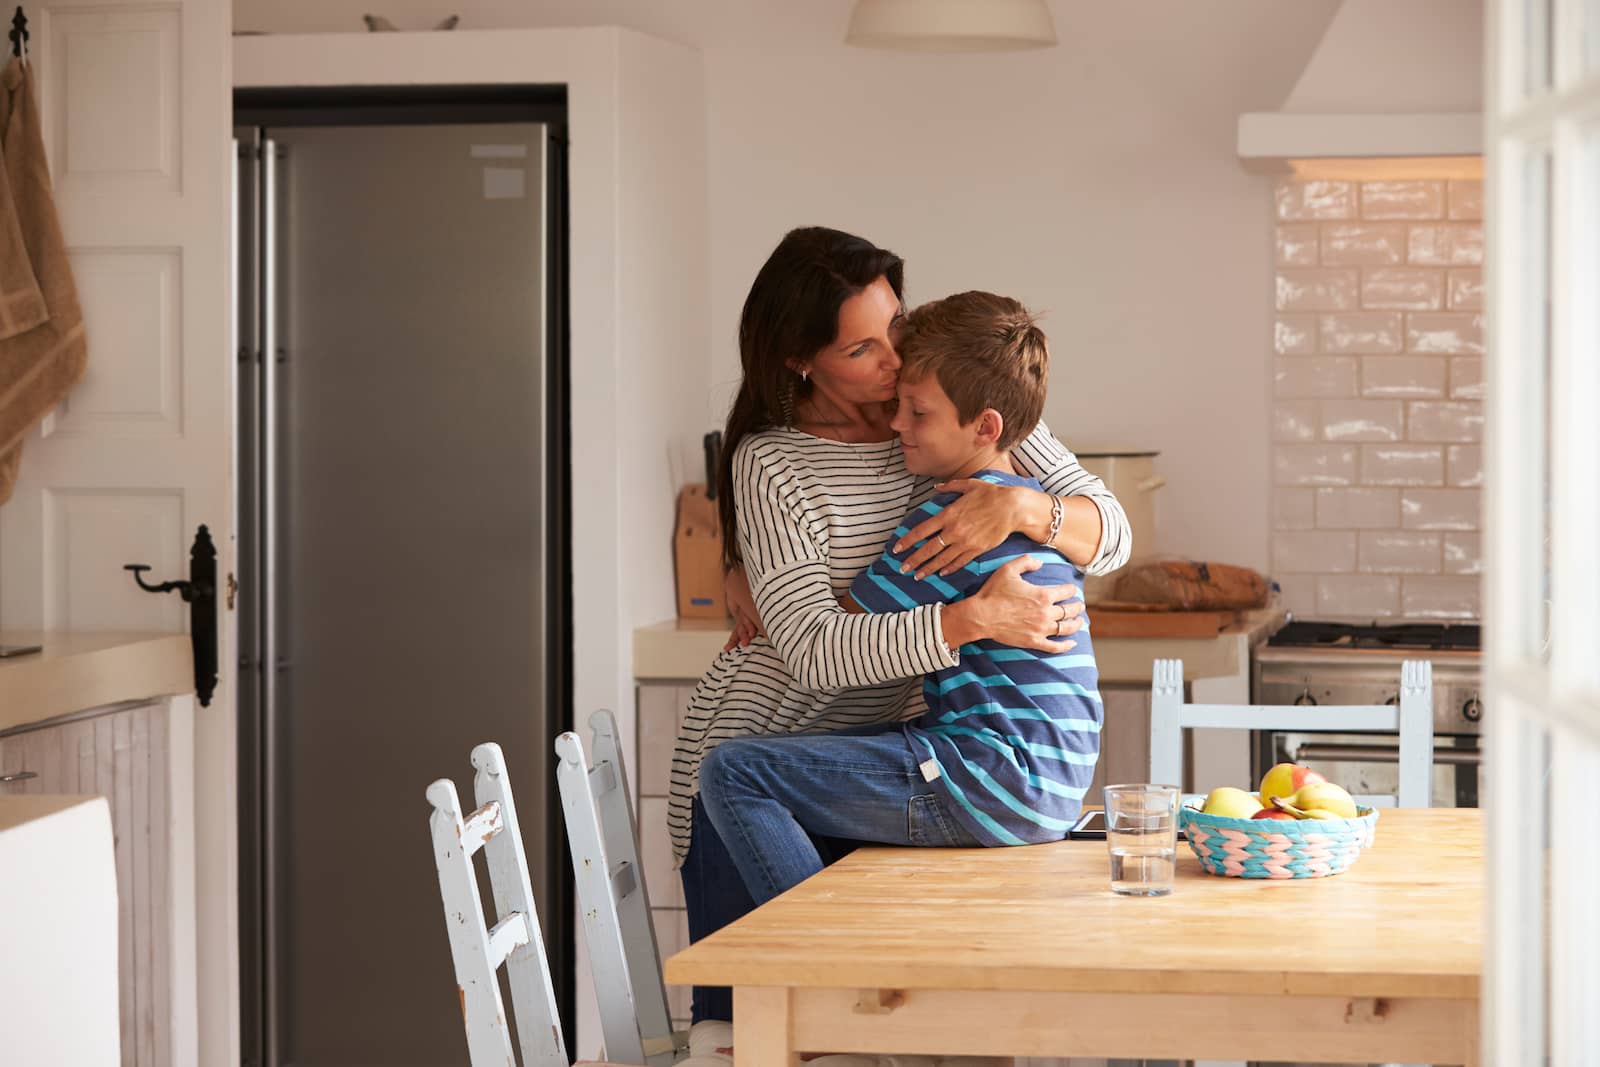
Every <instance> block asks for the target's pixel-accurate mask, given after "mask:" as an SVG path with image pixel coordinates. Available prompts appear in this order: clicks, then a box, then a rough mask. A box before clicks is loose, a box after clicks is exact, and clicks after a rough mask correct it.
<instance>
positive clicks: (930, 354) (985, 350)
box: [896, 290, 1050, 451]
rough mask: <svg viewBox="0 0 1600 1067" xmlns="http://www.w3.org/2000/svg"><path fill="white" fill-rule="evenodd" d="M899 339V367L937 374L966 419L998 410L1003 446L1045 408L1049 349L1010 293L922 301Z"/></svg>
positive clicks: (921, 375)
mask: <svg viewBox="0 0 1600 1067" xmlns="http://www.w3.org/2000/svg"><path fill="white" fill-rule="evenodd" d="M896 347H897V348H898V350H899V352H900V358H901V360H902V362H903V364H904V365H903V366H902V367H901V369H900V373H901V374H902V375H903V376H905V377H907V378H909V379H910V380H911V381H914V382H915V381H926V380H927V378H928V376H929V375H930V374H931V375H933V376H934V379H935V380H936V381H938V383H939V387H940V388H941V389H943V390H944V392H945V395H946V396H948V397H949V398H950V400H951V402H952V403H954V404H955V406H956V414H957V416H959V417H960V419H961V423H962V425H966V424H967V423H970V422H971V421H972V420H973V419H975V418H977V417H978V415H979V414H980V413H981V412H982V411H983V409H984V408H994V409H995V410H996V411H998V412H999V413H1000V418H1001V420H1002V421H1003V426H1002V428H1001V432H1000V439H999V440H998V441H997V442H996V443H995V446H996V447H997V448H999V449H1000V450H1001V451H1008V450H1010V449H1012V448H1015V447H1016V446H1017V444H1019V443H1020V442H1021V441H1022V439H1023V438H1025V437H1027V436H1028V435H1029V434H1030V433H1032V432H1033V428H1034V427H1035V426H1037V425H1038V424H1039V418H1040V416H1041V415H1043V414H1044V394H1045V387H1046V385H1047V384H1048V382H1049V377H1050V351H1049V348H1048V347H1047V346H1046V343H1045V338H1044V331H1043V330H1041V329H1039V324H1038V322H1037V321H1035V319H1034V316H1033V315H1032V314H1031V313H1030V312H1029V311H1028V309H1027V308H1025V307H1023V306H1022V305H1021V304H1020V303H1018V302H1017V301H1015V300H1013V299H1011V298H1010V297H1007V296H996V295H995V294H994V293H985V292H979V291H977V290H973V291H971V292H966V293H956V294H955V295H954V296H947V297H945V298H944V299H943V300H934V301H931V302H929V303H926V304H923V305H922V306H921V307H919V308H916V309H914V310H913V311H911V312H910V314H908V315H907V316H906V321H905V329H904V332H903V333H902V334H901V337H900V341H899V344H898V345H897V346H896Z"/></svg>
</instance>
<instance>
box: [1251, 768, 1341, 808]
mask: <svg viewBox="0 0 1600 1067" xmlns="http://www.w3.org/2000/svg"><path fill="white" fill-rule="evenodd" d="M1325 781H1327V779H1326V778H1324V777H1322V775H1320V774H1318V773H1317V772H1316V771H1314V770H1312V769H1311V768H1310V767H1302V766H1300V765H1299V764H1298V763H1280V764H1278V765H1277V766H1276V767H1274V768H1272V770H1270V771H1268V772H1267V773H1266V774H1264V775H1262V776H1261V803H1262V805H1264V806H1265V807H1269V808H1270V807H1272V802H1273V800H1274V799H1276V798H1278V797H1286V796H1289V795H1290V794H1292V793H1294V792H1295V791H1296V790H1298V789H1300V788H1301V787H1302V786H1305V785H1309V784H1311V783H1312V782H1325ZM1295 806H1296V807H1299V805H1298V804H1297V805H1295Z"/></svg>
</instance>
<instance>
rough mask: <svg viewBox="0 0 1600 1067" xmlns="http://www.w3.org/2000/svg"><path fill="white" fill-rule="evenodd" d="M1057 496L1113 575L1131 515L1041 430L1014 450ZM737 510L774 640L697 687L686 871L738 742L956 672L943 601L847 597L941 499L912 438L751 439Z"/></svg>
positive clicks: (748, 567)
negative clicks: (1095, 536)
mask: <svg viewBox="0 0 1600 1067" xmlns="http://www.w3.org/2000/svg"><path fill="white" fill-rule="evenodd" d="M1012 459H1013V460H1014V461H1015V462H1016V465H1017V468H1018V469H1019V470H1020V471H1021V472H1023V473H1024V474H1026V475H1029V476H1031V477H1034V478H1037V479H1038V480H1039V481H1040V483H1041V484H1042V485H1043V486H1044V489H1045V491H1046V492H1048V493H1055V494H1057V495H1065V496H1087V497H1089V498H1090V499H1091V500H1093V501H1094V503H1095V506H1096V507H1098V508H1099V510H1100V524H1101V535H1100V548H1099V551H1098V552H1097V553H1096V554H1095V558H1094V559H1093V560H1092V561H1091V562H1090V564H1089V566H1088V567H1086V568H1085V570H1086V571H1087V572H1088V573H1090V574H1105V573H1107V572H1109V571H1113V570H1115V569H1117V568H1118V567H1120V566H1122V565H1123V564H1124V563H1126V562H1127V560H1128V554H1129V552H1130V550H1131V549H1132V536H1131V534H1130V532H1129V529H1128V518H1127V516H1126V515H1125V514H1124V513H1123V510H1122V505H1120V504H1118V503H1117V500H1116V497H1114V496H1112V494H1111V492H1110V490H1108V489H1106V487H1105V484H1104V483H1102V482H1101V481H1100V479H1099V478H1097V477H1095V476H1094V475H1092V474H1090V473H1089V472H1088V471H1086V470H1084V469H1083V468H1082V467H1081V466H1079V465H1078V461H1077V458H1076V457H1074V456H1073V454H1072V453H1071V452H1069V451H1067V449H1066V448H1064V447H1063V446H1062V445H1061V443H1060V442H1058V441H1057V440H1056V439H1055V437H1054V436H1053V435H1052V434H1051V433H1050V431H1049V430H1048V429H1047V428H1046V427H1045V426H1044V424H1043V423H1040V424H1039V426H1038V427H1037V428H1036V429H1035V430H1034V432H1033V433H1032V434H1031V435H1029V437H1028V438H1027V440H1025V441H1023V442H1022V444H1020V445H1019V446H1017V448H1016V449H1015V450H1014V451H1013V453H1012ZM733 490H734V500H735V503H736V505H737V508H738V516H739V547H740V552H741V554H742V555H743V558H744V569H745V575H746V576H747V577H748V578H749V580H750V589H751V592H752V593H753V594H754V596H755V601H756V608H757V609H758V610H759V612H760V613H761V620H762V622H763V623H764V624H765V626H766V629H767V634H768V637H766V638H757V639H756V640H755V641H753V642H752V643H751V644H749V645H748V646H746V647H744V648H734V649H731V650H729V651H727V652H724V653H722V654H721V655H720V656H718V657H717V659H716V661H715V662H714V663H712V665H711V669H710V670H708V671H707V672H706V674H705V677H703V678H702V679H701V680H700V684H699V685H698V686H697V687H696V688H695V691H694V696H693V697H692V698H691V699H690V701H689V708H688V710H687V712H686V713H685V715H684V721H683V725H682V726H681V727H679V730H678V740H677V744H676V746H675V748H674V751H673V756H672V788H671V799H670V804H669V808H668V815H667V823H668V827H669V829H670V830H671V832H672V849H673V856H674V859H675V862H677V863H682V862H683V858H684V856H686V855H687V854H688V851H689V835H690V821H691V804H692V801H693V798H694V795H695V794H696V793H697V792H698V791H699V789H700V761H701V760H702V759H704V758H705V755H706V753H707V752H710V751H711V750H712V749H713V748H715V747H716V746H717V745H718V744H720V743H722V742H723V741H726V740H727V739H728V738H730V737H748V736H752V735H761V734H783V733H798V732H801V731H818V730H838V729H843V728H845V727H849V726H860V725H864V724H866V723H872V722H885V721H891V720H894V719H897V718H903V717H905V716H907V715H909V714H915V713H916V712H918V711H920V710H921V706H920V705H921V693H920V686H919V685H918V684H917V683H918V682H920V681H921V679H922V676H923V675H925V674H928V673H930V672H932V671H935V670H938V669H940V668H942V667H950V666H953V665H954V664H955V662H956V661H955V659H954V657H952V656H951V654H950V651H949V647H948V646H947V645H946V644H945V640H944V631H943V629H942V627H941V624H940V618H941V614H940V613H941V611H942V607H943V606H942V605H939V604H930V605H926V606H923V607H918V608H915V609H913V610H911V611H905V612H899V613H895V614H886V615H852V614H849V613H847V612H846V611H844V609H842V608H841V607H840V606H839V600H838V598H839V597H840V596H841V595H843V594H844V593H845V592H847V591H848V590H849V588H850V583H851V581H852V580H854V578H855V577H856V575H858V574H860V573H861V572H862V571H863V570H864V569H866V567H867V566H868V565H869V564H871V563H872V561H873V560H874V559H876V558H877V557H878V555H879V553H881V552H882V551H883V544H884V541H885V540H886V539H887V538H888V536H889V534H890V533H891V532H892V531H893V530H894V528H895V525H896V523H898V522H899V521H900V519H901V517H902V516H904V515H905V513H906V512H907V511H909V510H910V509H911V508H912V507H913V506H915V505H916V504H919V503H921V502H922V501H924V500H926V499H928V498H929V497H931V496H932V494H933V481H932V479H929V478H919V477H917V476H916V475H914V474H912V473H910V472H909V471H907V470H906V466H905V459H904V456H903V454H902V453H901V451H900V443H899V441H898V440H890V441H881V442H872V443H869V444H844V443H841V442H838V441H829V440H825V439H823V438H820V437H813V436H812V435H810V434H806V433H801V432H800V431H798V430H791V429H779V430H766V431H763V432H761V433H758V434H752V435H750V436H749V437H746V438H745V439H744V440H743V441H741V442H739V447H738V449H737V450H736V451H735V453H734V456H733Z"/></svg>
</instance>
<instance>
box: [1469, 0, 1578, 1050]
mask: <svg viewBox="0 0 1600 1067" xmlns="http://www.w3.org/2000/svg"><path fill="white" fill-rule="evenodd" d="M1488 30H1489V34H1488V39H1489V49H1488V84H1489V92H1488V95H1487V98H1486V101H1485V103H1486V109H1487V111H1488V137H1487V143H1488V144H1489V191H1490V196H1491V199H1490V201H1489V203H1490V209H1489V212H1488V224H1489V229H1488V237H1489V240H1488V260H1487V266H1488V268H1489V271H1488V278H1487V281H1488V285H1489V293H1490V305H1489V308H1490V319H1489V324H1490V329H1491V333H1490V341H1491V344H1490V348H1489V365H1490V378H1489V380H1490V382H1491V388H1490V390H1489V405H1490V406H1489V411H1488V425H1487V429H1488V443H1489V467H1488V473H1489V477H1488V514H1487V524H1486V528H1487V530H1488V539H1487V540H1488V557H1487V558H1488V567H1487V572H1486V573H1487V585H1486V593H1487V599H1486V608H1487V611H1486V617H1485V624H1486V627H1487V629H1488V634H1489V641H1488V646H1487V650H1488V671H1487V679H1486V684H1487V691H1488V698H1489V704H1488V706H1489V708H1490V716H1489V718H1490V727H1491V728H1490V733H1489V739H1488V748H1487V758H1488V761H1489V762H1488V789H1487V792H1486V795H1485V806H1486V807H1487V808H1488V816H1487V817H1488V828H1489V833H1490V837H1489V841H1490V847H1489V854H1488V856H1487V857H1486V862H1487V864H1488V872H1489V884H1490V889H1491V893H1490V915H1489V941H1488V949H1489V952H1488V957H1487V960H1486V963H1487V967H1486V971H1485V987H1484V994H1485V998H1486V1008H1487V1010H1486V1011H1485V1013H1484V1020H1485V1026H1486V1033H1485V1041H1484V1048H1485V1050H1486V1053H1487V1054H1486V1056H1485V1061H1486V1062H1488V1063H1494V1064H1507V1065H1516V1067H1523V1065H1529V1067H1537V1065H1539V1064H1596V1063H1600V1013H1597V1012H1596V1010H1595V1008H1596V1005H1600V906H1596V903H1595V886H1596V885H1600V859H1597V857H1600V851H1597V850H1596V849H1595V847H1594V842H1593V823H1594V814H1593V812H1594V803H1593V794H1594V787H1595V782H1596V781H1600V655H1597V654H1596V649H1597V648H1600V559H1597V546H1600V419H1597V418H1596V416H1595V412H1596V409H1597V408H1600V0H1493V2H1491V4H1490V5H1489V27H1488Z"/></svg>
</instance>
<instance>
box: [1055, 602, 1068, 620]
mask: <svg viewBox="0 0 1600 1067" xmlns="http://www.w3.org/2000/svg"><path fill="white" fill-rule="evenodd" d="M1057 607H1059V608H1060V609H1061V618H1060V619H1059V620H1057V621H1059V622H1066V621H1067V606H1066V605H1065V604H1058V605H1057Z"/></svg>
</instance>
